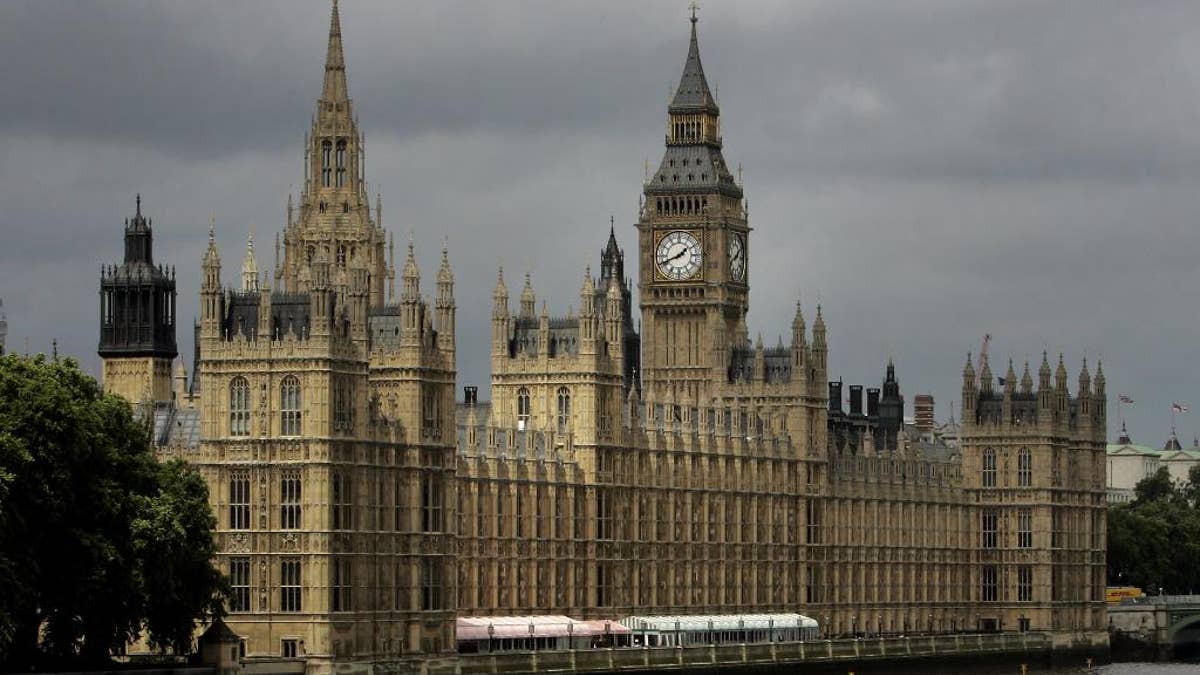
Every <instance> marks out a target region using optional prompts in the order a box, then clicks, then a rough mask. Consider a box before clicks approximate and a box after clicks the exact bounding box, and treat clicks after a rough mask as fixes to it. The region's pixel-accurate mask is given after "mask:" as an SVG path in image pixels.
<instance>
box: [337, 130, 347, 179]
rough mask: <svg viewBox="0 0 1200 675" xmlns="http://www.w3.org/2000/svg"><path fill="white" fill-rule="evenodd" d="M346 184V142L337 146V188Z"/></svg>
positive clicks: (340, 142)
mask: <svg viewBox="0 0 1200 675" xmlns="http://www.w3.org/2000/svg"><path fill="white" fill-rule="evenodd" d="M345 184H346V141H338V144H337V186H338V187H342V186H344V185H345Z"/></svg>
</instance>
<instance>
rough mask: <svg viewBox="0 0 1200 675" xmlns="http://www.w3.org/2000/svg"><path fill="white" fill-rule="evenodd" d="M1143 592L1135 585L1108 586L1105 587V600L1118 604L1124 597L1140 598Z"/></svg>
mask: <svg viewBox="0 0 1200 675" xmlns="http://www.w3.org/2000/svg"><path fill="white" fill-rule="evenodd" d="M1143 595H1145V593H1143V592H1142V589H1140V588H1138V587H1137V586H1109V587H1108V588H1107V589H1105V594H1104V596H1105V600H1107V601H1108V604H1110V605H1119V604H1121V601H1122V600H1124V599H1125V598H1140V597H1142V596H1143Z"/></svg>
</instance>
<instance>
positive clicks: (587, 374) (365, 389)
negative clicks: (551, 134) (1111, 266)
mask: <svg viewBox="0 0 1200 675" xmlns="http://www.w3.org/2000/svg"><path fill="white" fill-rule="evenodd" d="M720 129H721V125H720V113H719V109H718V107H717V104H716V101H715V98H714V97H713V96H712V94H711V92H710V91H709V88H708V84H707V82H706V80H705V76H704V71H703V68H702V66H701V63H700V53H699V46H698V40H697V36H696V25H695V22H694V21H693V24H692V32H691V40H690V44H689V50H688V55H687V60H686V63H685V66H684V72H683V76H682V78H681V81H680V86H679V89H678V91H677V93H676V95H675V97H674V99H673V100H672V102H671V104H670V107H669V109H668V117H667V127H666V134H665V144H666V149H665V151H664V155H663V159H662V162H661V163H660V165H659V167H658V169H657V170H656V171H655V172H654V174H653V175H651V176H649V177H648V180H647V181H646V183H645V184H644V185H643V190H642V195H643V199H642V206H641V209H640V212H639V217H638V221H637V223H636V229H637V245H638V250H637V255H636V258H635V260H636V263H637V266H638V270H637V279H638V291H639V297H640V311H641V332H640V334H639V332H638V331H637V330H635V327H634V326H635V320H634V318H633V316H632V308H631V297H632V293H631V290H630V283H629V282H628V281H627V280H626V279H625V276H624V274H625V272H624V252H623V251H621V249H620V247H619V246H618V244H617V240H616V234H615V231H613V230H611V229H610V233H609V240H608V244H607V245H606V247H605V248H604V249H603V252H602V254H601V260H600V275H599V277H598V278H594V277H593V276H592V274H591V272H590V270H588V271H587V272H586V273H585V274H584V278H583V281H582V286H581V289H580V304H579V311H578V313H575V312H568V313H567V314H566V315H564V316H557V317H551V316H550V315H549V313H548V311H547V310H546V309H545V308H544V307H543V308H542V309H541V310H540V311H539V310H538V308H537V302H536V296H535V294H534V291H533V287H532V282H531V280H530V279H529V277H526V282H525V286H524V288H523V290H522V293H521V295H520V299H519V306H518V308H517V310H516V311H515V312H513V311H511V310H510V308H509V296H508V289H507V286H506V284H505V281H504V276H503V273H501V274H500V276H499V279H498V281H497V284H496V287H495V290H494V294H493V301H494V305H493V307H494V309H493V315H492V326H493V332H492V341H491V345H492V349H491V352H492V380H491V392H492V400H491V402H490V403H489V402H481V401H479V400H478V399H477V394H476V391H475V389H474V388H471V387H468V388H467V392H466V399H465V401H464V402H463V403H462V404H461V405H458V406H456V405H455V401H454V383H455V375H456V372H455V369H456V365H455V335H454V333H455V329H454V324H455V301H454V290H453V275H452V274H451V271H450V267H449V263H448V261H447V257H446V255H445V253H443V260H442V266H441V269H440V270H439V272H438V275H437V288H436V296H435V298H434V300H433V301H432V302H429V301H427V300H425V299H423V298H422V296H421V293H420V286H419V282H420V279H419V271H418V269H417V266H416V263H415V260H414V256H413V251H412V247H411V245H410V247H409V254H408V259H407V261H406V263H405V264H404V267H403V271H402V274H401V282H402V286H401V289H400V292H399V293H398V294H397V293H396V291H395V288H394V279H395V271H394V270H395V268H394V262H393V254H392V247H391V244H390V243H387V241H386V234H385V231H384V230H383V228H382V225H381V224H380V219H381V215H380V211H381V209H380V207H379V205H378V202H377V204H376V208H375V210H374V213H372V211H371V209H370V208H369V206H368V196H367V194H366V190H365V188H364V173H365V161H364V154H363V153H364V151H365V148H364V144H363V137H362V135H361V134H360V132H359V131H358V129H357V122H356V120H355V119H354V117H353V115H352V112H351V102H350V99H349V96H348V93H347V90H346V77H345V65H344V60H343V54H342V40H341V30H340V26H339V22H338V14H337V7H336V4H335V5H334V12H333V17H332V22H331V30H330V36H329V47H328V55H327V60H326V68H325V82H324V88H323V91H322V96H321V98H320V100H319V101H318V107H317V114H316V117H315V119H314V123H313V128H312V131H311V134H309V135H308V137H307V138H306V141H305V176H304V190H303V193H302V195H301V197H300V203H299V207H298V209H294V208H293V206H292V204H291V202H290V198H289V205H288V209H287V225H286V227H285V229H284V232H283V237H282V245H281V243H280V242H279V240H277V243H276V259H277V260H276V263H275V265H274V269H273V270H272V272H273V273H272V274H269V275H260V274H259V273H258V268H257V262H256V260H255V257H254V253H253V247H252V244H251V245H250V246H248V251H247V257H246V261H245V262H244V264H243V269H242V276H241V283H240V285H239V287H238V288H237V289H236V290H235V289H230V288H227V287H225V286H224V285H223V281H222V278H221V263H220V259H219V256H218V254H217V251H216V247H215V244H214V243H212V242H211V241H210V246H209V250H208V252H207V253H206V255H205V258H204V262H203V266H202V270H203V286H202V290H201V300H202V314H201V320H200V325H199V328H198V336H199V343H198V344H199V358H198V359H197V364H196V365H195V366H194V372H193V386H192V387H191V388H190V391H188V393H187V402H188V405H195V406H196V408H197V410H198V411H199V432H198V434H196V438H197V439H198V440H197V441H196V442H194V443H189V442H187V440H186V439H185V440H184V441H182V442H177V441H173V440H172V434H171V430H172V429H173V426H172V424H171V423H170V420H171V419H175V418H174V417H170V416H168V417H167V419H166V421H165V422H164V423H163V425H162V426H163V429H164V432H163V434H162V437H161V438H160V442H161V443H162V445H163V452H164V454H171V455H177V456H183V457H186V458H188V459H189V461H192V462H194V463H196V464H197V465H198V466H199V467H200V468H201V470H202V471H203V473H204V475H205V477H206V479H207V480H208V483H209V486H210V493H211V501H212V506H213V509H214V511H215V512H216V514H217V516H218V519H219V522H220V527H219V531H218V533H217V537H218V541H219V547H220V554H219V560H218V564H219V565H220V566H221V568H222V569H223V570H224V571H225V572H226V573H227V574H229V576H230V580H231V582H232V588H233V594H232V597H231V603H232V606H231V608H230V610H231V612H230V616H229V618H228V623H229V626H230V627H231V628H232V629H233V630H234V631H235V632H237V633H238V634H239V635H242V636H244V637H245V639H246V649H247V653H248V654H249V655H274V656H279V655H284V656H289V655H304V656H306V657H307V658H308V659H309V661H308V662H309V666H310V668H311V669H313V670H314V671H327V670H329V669H331V668H332V667H333V665H334V664H338V663H346V664H349V663H359V664H364V663H377V664H378V663H397V662H403V660H404V659H407V658H410V657H412V658H423V657H427V656H428V655H430V654H434V653H442V652H446V651H449V650H452V649H453V646H454V642H453V637H454V636H453V630H454V618H455V617H456V616H469V615H514V614H551V613H554V614H558V613H561V614H568V615H572V616H576V617H579V618H593V617H620V616H622V615H625V614H634V613H636V614H651V613H727V612H767V611H801V612H803V613H805V614H808V615H810V616H813V617H814V618H817V619H818V620H819V621H820V622H821V623H822V625H823V626H824V630H825V631H826V632H827V633H828V634H831V635H833V634H849V633H878V632H884V633H901V632H912V631H921V630H927V631H953V630H960V631H961V630H976V629H1001V628H1003V629H1018V628H1030V629H1035V630H1041V629H1063V630H1082V629H1088V628H1097V627H1101V626H1102V624H1103V603H1102V599H1103V596H1102V595H1101V592H1100V591H1101V589H1102V588H1103V583H1104V578H1103V556H1104V532H1103V522H1104V521H1103V512H1102V510H1101V509H1102V508H1103V500H1104V483H1103V480H1102V475H1103V474H1102V473H1101V472H1102V471H1103V463H1102V461H1101V459H1100V454H1101V453H1102V451H1103V447H1104V446H1103V437H1104V429H1105V420H1104V408H1105V401H1104V380H1103V375H1102V373H1101V372H1100V371H1099V370H1098V371H1097V376H1096V380H1095V383H1094V386H1093V383H1092V382H1091V380H1090V379H1089V377H1088V376H1087V373H1086V369H1085V373H1084V375H1083V376H1081V379H1080V388H1079V391H1078V394H1077V396H1075V397H1071V396H1070V395H1069V393H1068V392H1067V389H1066V384H1065V371H1064V370H1063V367H1062V366H1061V364H1060V367H1059V368H1060V373H1059V376H1058V380H1057V382H1056V384H1055V385H1054V386H1053V387H1051V385H1050V382H1049V371H1048V367H1047V366H1043V371H1044V377H1043V378H1042V382H1041V383H1040V386H1039V388H1038V390H1037V392H1036V393H1035V392H1034V391H1033V389H1032V384H1031V383H1027V382H1025V383H1022V385H1021V389H1020V391H1019V392H1018V391H1016V390H1014V389H1013V387H1014V386H1015V385H1014V383H1015V381H1016V380H1015V378H1014V377H1013V376H1012V374H1011V373H1010V375H1009V377H1008V379H1007V380H1006V382H1007V385H1006V386H1007V388H1006V389H1005V391H1004V393H1003V394H997V393H995V392H994V391H993V389H992V376H991V373H990V370H986V369H985V371H984V372H982V373H980V376H979V377H978V378H976V376H975V374H974V371H973V369H971V368H970V366H968V370H967V372H966V373H964V389H963V411H964V422H963V427H962V433H961V446H960V447H959V448H958V449H957V450H956V451H948V452H930V451H928V450H927V449H922V447H919V446H917V445H910V443H909V442H908V441H907V440H906V436H905V435H904V434H903V433H901V422H902V418H903V407H904V402H903V398H902V397H901V395H900V389H899V383H898V381H897V379H896V377H895V371H894V368H893V367H892V366H891V364H889V366H888V368H887V373H886V376H885V377H884V378H883V382H882V387H881V389H874V388H872V389H869V390H867V406H866V409H865V410H864V409H863V406H862V388H861V387H855V386H851V387H850V400H849V404H850V405H849V410H844V409H843V403H844V401H843V395H842V385H841V383H840V382H830V381H829V375H828V373H827V360H828V344H827V339H826V338H827V328H826V324H825V319H824V316H823V313H822V310H821V308H820V307H818V308H816V312H815V316H814V320H813V324H812V327H811V329H810V328H809V326H808V324H807V322H806V320H805V316H804V313H803V312H802V310H801V308H800V306H799V305H797V308H796V313H795V316H794V318H793V321H792V331H791V336H790V340H789V344H787V345H784V344H777V345H776V346H775V347H766V346H764V344H763V341H762V339H761V338H759V339H757V340H755V341H753V342H752V341H751V339H750V337H749V331H748V329H747V326H746V320H745V318H746V311H747V308H748V306H749V297H750V275H751V268H750V264H749V263H750V260H751V256H750V253H751V242H750V236H751V233H752V230H751V228H750V226H749V218H748V214H747V210H746V206H745V202H744V199H743V194H742V186H741V185H740V184H739V183H738V181H736V180H735V179H734V178H733V176H732V175H731V173H730V172H729V170H728V168H727V165H726V163H725V160H724V158H723V155H722V150H723V147H722V146H723V143H722V138H721V131H720ZM210 236H211V235H210ZM281 248H282V260H280V259H279V258H280V250H281ZM781 342H782V341H781ZM118 357H119V356H118ZM118 357H114V358H118ZM108 359H109V356H108V355H106V362H107V360H108ZM106 372H107V371H106ZM164 380H166V378H165V377H164ZM197 381H198V382H199V386H196V382H197ZM163 387H165V389H166V390H168V391H169V389H170V386H169V382H166V383H164V384H163ZM176 389H178V390H179V391H180V392H182V391H184V387H183V386H182V382H180V384H179V385H177V387H176ZM184 412H186V411H181V412H180V416H179V420H180V421H182V420H184V419H193V418H191V417H188V415H186V414H183V413H184ZM156 428H157V427H156Z"/></svg>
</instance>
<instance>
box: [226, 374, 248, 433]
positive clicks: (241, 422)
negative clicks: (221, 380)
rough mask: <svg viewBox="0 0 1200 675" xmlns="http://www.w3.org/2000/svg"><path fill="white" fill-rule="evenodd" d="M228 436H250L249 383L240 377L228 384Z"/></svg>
mask: <svg viewBox="0 0 1200 675" xmlns="http://www.w3.org/2000/svg"><path fill="white" fill-rule="evenodd" d="M229 435H230V436H249V435H250V383H248V382H247V381H246V378H244V377H241V376H238V377H235V378H233V381H232V382H230V383H229Z"/></svg>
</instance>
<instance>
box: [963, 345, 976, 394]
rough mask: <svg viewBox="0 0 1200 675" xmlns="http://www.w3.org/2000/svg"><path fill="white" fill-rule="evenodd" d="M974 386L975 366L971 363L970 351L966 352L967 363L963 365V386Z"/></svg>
mask: <svg viewBox="0 0 1200 675" xmlns="http://www.w3.org/2000/svg"><path fill="white" fill-rule="evenodd" d="M968 384H969V385H971V386H972V387H974V386H975V366H974V364H972V363H971V352H967V364H966V365H965V366H963V386H964V387H965V386H967V385H968Z"/></svg>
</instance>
